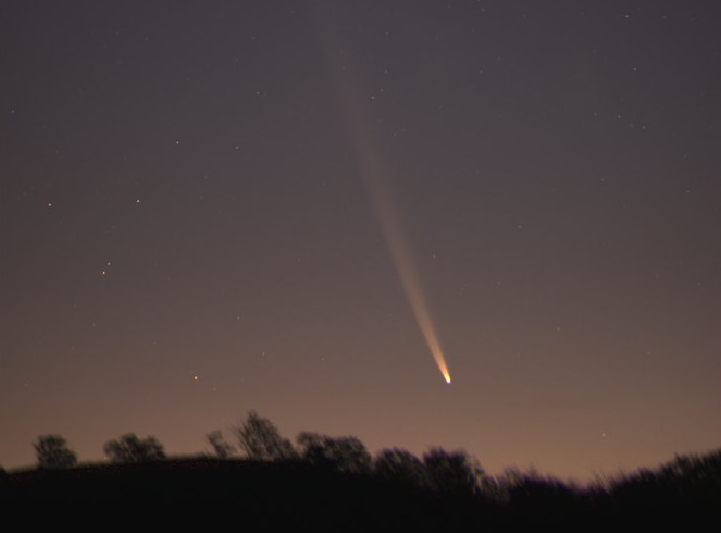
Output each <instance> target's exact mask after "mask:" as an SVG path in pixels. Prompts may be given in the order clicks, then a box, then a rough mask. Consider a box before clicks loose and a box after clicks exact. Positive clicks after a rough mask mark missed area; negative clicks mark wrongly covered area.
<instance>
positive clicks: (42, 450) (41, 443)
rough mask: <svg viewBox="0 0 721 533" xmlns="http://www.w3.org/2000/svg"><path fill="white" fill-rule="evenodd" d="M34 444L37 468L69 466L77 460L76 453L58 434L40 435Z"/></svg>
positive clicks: (73, 464)
mask: <svg viewBox="0 0 721 533" xmlns="http://www.w3.org/2000/svg"><path fill="white" fill-rule="evenodd" d="M34 446H35V454H36V455H37V458H38V468H47V469H51V468H71V467H73V466H75V465H76V464H77V462H78V458H77V455H76V454H75V452H74V451H72V450H70V449H68V447H67V443H66V442H65V439H64V438H63V437H61V436H60V435H40V436H39V437H38V440H37V441H36V442H35V444H34Z"/></svg>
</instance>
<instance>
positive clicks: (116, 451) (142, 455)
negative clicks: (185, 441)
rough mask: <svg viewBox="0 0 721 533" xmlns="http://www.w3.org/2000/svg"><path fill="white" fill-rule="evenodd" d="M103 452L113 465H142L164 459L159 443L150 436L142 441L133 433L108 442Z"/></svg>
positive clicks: (161, 446) (163, 452)
mask: <svg viewBox="0 0 721 533" xmlns="http://www.w3.org/2000/svg"><path fill="white" fill-rule="evenodd" d="M103 451H104V452H105V455H107V456H108V458H109V459H110V460H111V461H112V462H114V463H143V462H148V461H157V460H160V459H165V451H164V450H163V445H162V444H160V441H158V439H156V438H155V437H153V436H152V435H151V436H149V437H146V438H144V439H140V438H138V436H137V435H136V434H135V433H128V434H126V435H123V436H122V437H120V438H119V439H117V440H109V441H108V442H106V443H105V446H103Z"/></svg>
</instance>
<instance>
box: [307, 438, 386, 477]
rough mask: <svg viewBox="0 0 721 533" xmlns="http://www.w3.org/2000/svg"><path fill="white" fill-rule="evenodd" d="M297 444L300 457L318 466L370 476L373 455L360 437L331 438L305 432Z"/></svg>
mask: <svg viewBox="0 0 721 533" xmlns="http://www.w3.org/2000/svg"><path fill="white" fill-rule="evenodd" d="M297 442H298V446H299V447H300V456H301V457H302V458H303V459H304V460H306V461H309V462H310V463H312V464H315V465H317V466H323V467H329V468H331V469H333V470H335V471H337V472H346V473H349V474H368V473H370V471H371V463H372V459H371V454H370V453H369V452H368V450H366V448H365V446H364V445H363V443H362V442H361V441H360V439H359V438H358V437H329V436H327V435H319V434H318V433H308V432H303V433H301V434H300V435H298V438H297Z"/></svg>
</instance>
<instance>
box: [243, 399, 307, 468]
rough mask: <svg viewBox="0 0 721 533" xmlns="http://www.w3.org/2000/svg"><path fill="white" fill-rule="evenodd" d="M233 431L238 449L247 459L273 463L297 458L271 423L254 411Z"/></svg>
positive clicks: (292, 449) (288, 442)
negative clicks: (236, 438)
mask: <svg viewBox="0 0 721 533" xmlns="http://www.w3.org/2000/svg"><path fill="white" fill-rule="evenodd" d="M234 431H235V434H236V436H237V437H238V444H239V446H240V448H241V449H242V450H244V451H245V454H246V455H247V457H248V458H249V459H256V460H262V461H275V460H278V459H292V458H293V457H296V456H297V453H296V451H295V448H293V445H292V444H291V443H290V441H289V440H288V439H286V438H284V437H282V436H281V435H280V433H279V432H278V428H276V427H275V425H274V424H273V422H271V421H270V420H268V419H267V418H261V417H260V415H258V413H256V412H255V411H250V412H249V413H248V418H247V419H246V420H245V422H243V423H242V424H239V425H238V426H236V427H235V428H234Z"/></svg>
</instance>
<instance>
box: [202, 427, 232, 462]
mask: <svg viewBox="0 0 721 533" xmlns="http://www.w3.org/2000/svg"><path fill="white" fill-rule="evenodd" d="M205 437H206V438H207V439H208V442H209V443H210V445H211V446H212V447H213V452H215V455H216V456H217V457H218V458H219V459H227V458H228V457H230V456H231V455H233V453H234V452H235V448H234V447H233V446H231V445H230V444H228V443H227V442H226V440H225V437H223V432H222V431H211V432H210V433H208V434H207V435H206V436H205Z"/></svg>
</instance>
